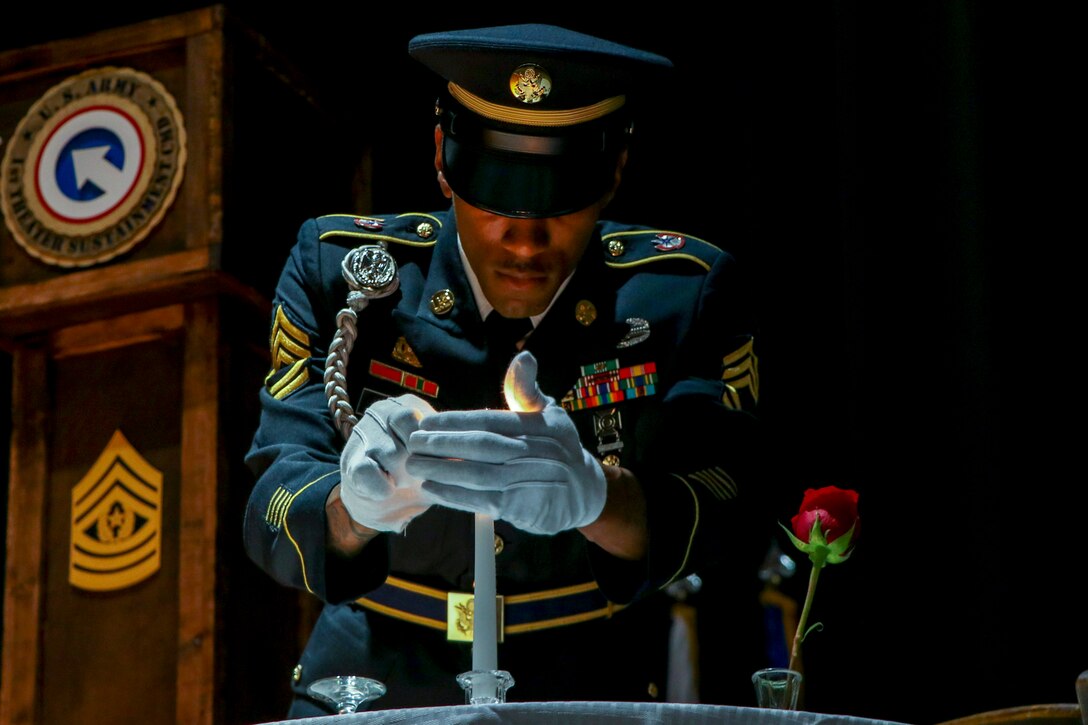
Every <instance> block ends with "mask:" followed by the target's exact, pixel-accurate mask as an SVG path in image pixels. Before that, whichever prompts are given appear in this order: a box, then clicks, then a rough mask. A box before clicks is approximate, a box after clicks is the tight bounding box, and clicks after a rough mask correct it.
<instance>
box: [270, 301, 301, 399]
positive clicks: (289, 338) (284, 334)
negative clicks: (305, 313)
mask: <svg viewBox="0 0 1088 725" xmlns="http://www.w3.org/2000/svg"><path fill="white" fill-rule="evenodd" d="M268 347H269V349H270V350H271V352H272V369H271V370H269V371H268V375H266V376H265V378H264V381H265V383H267V382H268V381H269V379H270V378H271V377H272V376H273V375H275V374H276V371H278V370H279V369H280V368H284V367H288V366H293V365H294V364H295V363H297V362H298V361H299V360H303V359H306V358H308V357H310V336H309V335H307V334H306V333H305V332H303V331H302V330H300V329H299V327H298V326H297V325H296V324H295V323H293V322H291V320H289V319H288V318H287V315H286V314H285V313H284V311H283V305H279V306H278V307H276V317H275V319H274V320H273V321H272V332H271V333H270V334H269V336H268Z"/></svg>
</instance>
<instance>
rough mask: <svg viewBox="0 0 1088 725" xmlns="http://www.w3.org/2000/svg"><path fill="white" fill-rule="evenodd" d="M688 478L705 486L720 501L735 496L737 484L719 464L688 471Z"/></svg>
mask: <svg viewBox="0 0 1088 725" xmlns="http://www.w3.org/2000/svg"><path fill="white" fill-rule="evenodd" d="M687 477H688V479H689V480H691V481H695V482H696V483H700V484H702V485H703V486H706V489H707V490H708V491H710V495H711V496H713V497H714V498H716V499H719V500H721V501H728V500H729V499H731V498H736V497H737V484H736V482H734V481H733V479H732V478H731V477H730V476H729V474H728V473H726V472H725V471H723V470H722V468H721V466H715V467H714V468H707V469H705V470H702V471H696V472H695V473H689V474H688V475H687Z"/></svg>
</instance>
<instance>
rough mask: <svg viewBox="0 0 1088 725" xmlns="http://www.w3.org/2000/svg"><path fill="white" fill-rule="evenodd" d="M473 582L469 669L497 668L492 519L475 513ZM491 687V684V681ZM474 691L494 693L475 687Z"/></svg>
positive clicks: (488, 669) (497, 646) (489, 694)
mask: <svg viewBox="0 0 1088 725" xmlns="http://www.w3.org/2000/svg"><path fill="white" fill-rule="evenodd" d="M475 546H476V583H475V585H474V587H473V599H474V602H473V606H472V669H473V670H486V671H490V670H497V669H498V668H499V653H498V650H499V645H498V642H497V639H498V631H499V627H498V616H497V612H496V608H495V594H496V592H495V521H494V519H492V518H491V517H490V516H488V515H487V514H476V543H475ZM492 688H494V684H492ZM473 695H476V696H480V697H488V696H493V695H494V691H492V692H490V693H485V692H482V691H480V688H474V692H473Z"/></svg>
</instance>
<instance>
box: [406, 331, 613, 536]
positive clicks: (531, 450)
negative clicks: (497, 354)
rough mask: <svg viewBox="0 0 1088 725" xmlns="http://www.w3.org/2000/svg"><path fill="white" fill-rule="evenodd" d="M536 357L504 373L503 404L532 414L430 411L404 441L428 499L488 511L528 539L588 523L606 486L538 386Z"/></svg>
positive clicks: (522, 356)
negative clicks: (529, 536) (526, 533)
mask: <svg viewBox="0 0 1088 725" xmlns="http://www.w3.org/2000/svg"><path fill="white" fill-rule="evenodd" d="M536 371H537V365H536V359H535V358H533V356H532V355H531V354H529V353H528V352H521V353H519V354H518V355H517V357H515V358H514V361H513V362H512V363H511V364H510V370H509V372H508V374H507V385H506V391H507V400H508V402H510V403H511V404H512V405H515V406H516V407H527V408H533V407H535V408H536V410H535V411H534V412H524V413H519V412H511V411H500V410H467V411H453V412H446V413H436V414H434V415H432V416H428V417H427V418H425V419H424V420H422V421H421V422H420V425H419V430H418V431H417V432H415V433H413V434H412V435H411V437H410V438H409V440H408V452H409V456H408V462H407V470H408V473H409V474H410V475H412V476H415V477H417V478H422V479H424V481H423V490H424V491H425V492H426V493H427V494H429V495H430V497H431V500H433V501H435V502H436V503H441V504H443V505H445V506H449V507H450V508H454V509H460V510H462V511H471V512H476V513H483V514H489V515H490V516H493V517H494V518H496V519H502V520H503V521H508V522H509V523H511V524H513V525H514V526H516V527H518V528H519V529H522V530H524V531H528V532H530V533H534V534H555V533H558V532H560V531H565V530H567V529H574V528H577V527H579V526H585V525H587V524H590V523H593V522H594V521H596V520H597V517H598V516H600V514H601V511H602V510H603V509H604V503H605V497H606V490H607V487H606V484H605V478H604V471H603V470H602V469H601V466H600V464H599V463H597V460H596V459H595V458H593V456H592V455H590V453H589V452H588V451H586V450H585V449H584V448H582V443H581V441H579V440H578V431H577V430H576V429H575V427H574V423H573V422H572V421H571V419H570V416H568V415H567V412H566V411H565V410H563V409H562V408H561V407H559V406H558V405H556V404H555V399H554V398H551V397H548V396H545V395H543V394H542V393H541V392H540V388H539V387H538V386H537V384H536Z"/></svg>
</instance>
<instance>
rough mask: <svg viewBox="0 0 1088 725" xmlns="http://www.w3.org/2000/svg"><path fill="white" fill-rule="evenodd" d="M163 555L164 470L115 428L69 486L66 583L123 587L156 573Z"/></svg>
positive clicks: (103, 588) (99, 589)
mask: <svg viewBox="0 0 1088 725" xmlns="http://www.w3.org/2000/svg"><path fill="white" fill-rule="evenodd" d="M161 560H162V472H161V471H159V470H158V469H156V468H155V467H154V466H152V465H151V464H150V463H148V461H147V460H146V459H145V458H144V457H143V456H141V455H140V453H139V452H138V451H137V450H136V449H135V448H133V447H132V444H130V443H129V442H128V439H126V438H125V436H124V435H123V434H122V433H121V431H120V430H118V431H114V434H113V437H112V438H110V441H109V443H107V444H106V448H105V449H104V450H103V451H102V453H101V454H99V456H98V460H96V461H95V462H94V464H93V465H92V466H91V468H90V470H88V471H87V473H86V474H84V476H83V478H82V479H80V481H79V483H77V484H76V485H75V487H74V488H73V489H72V531H71V547H70V557H69V560H68V583H70V584H71V585H72V586H74V587H78V588H79V589H86V590H89V591H95V592H105V591H113V590H116V589H124V588H125V587H130V586H132V585H133V584H138V583H139V582H142V581H143V580H145V579H147V578H148V577H150V576H151V575H152V574H154V573H155V572H157V571H158V570H159V567H160V565H161Z"/></svg>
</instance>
